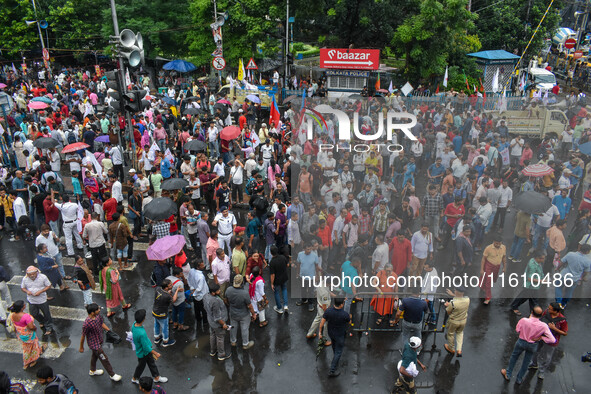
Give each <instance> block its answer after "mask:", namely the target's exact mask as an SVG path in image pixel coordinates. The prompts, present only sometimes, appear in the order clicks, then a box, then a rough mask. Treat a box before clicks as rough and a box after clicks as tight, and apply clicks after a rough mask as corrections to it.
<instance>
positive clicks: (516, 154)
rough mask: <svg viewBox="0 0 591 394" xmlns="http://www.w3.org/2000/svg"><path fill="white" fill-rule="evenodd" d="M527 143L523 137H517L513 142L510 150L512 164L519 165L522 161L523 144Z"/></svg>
mask: <svg viewBox="0 0 591 394" xmlns="http://www.w3.org/2000/svg"><path fill="white" fill-rule="evenodd" d="M524 143H525V141H524V140H523V138H522V137H521V136H518V137H515V138H513V139H512V140H511V143H510V144H509V148H510V149H511V151H510V153H511V164H515V165H516V166H518V165H519V161H520V160H521V153H522V152H523V144H524Z"/></svg>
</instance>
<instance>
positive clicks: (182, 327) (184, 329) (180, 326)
mask: <svg viewBox="0 0 591 394" xmlns="http://www.w3.org/2000/svg"><path fill="white" fill-rule="evenodd" d="M188 329H189V326H183V325H179V326H178V327H177V328H176V330H177V331H187V330H188Z"/></svg>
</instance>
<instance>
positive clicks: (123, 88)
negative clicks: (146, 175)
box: [111, 0, 135, 158]
mask: <svg viewBox="0 0 591 394" xmlns="http://www.w3.org/2000/svg"><path fill="white" fill-rule="evenodd" d="M111 18H112V19H113V30H114V32H115V35H116V36H119V22H118V21H117V8H116V7H115V0H111ZM117 59H118V63H119V80H120V81H121V96H123V95H124V94H125V93H127V85H126V84H125V71H124V70H123V67H124V64H125V63H124V61H123V57H122V56H121V55H119V56H117ZM121 98H122V100H121V104H123V106H122V107H123V108H122V110H123V113H124V114H125V127H126V128H127V134H128V135H129V138H130V140H131V139H133V128H132V127H131V116H130V114H129V113H128V112H127V111H126V110H125V104H124V102H125V100H123V97H121ZM122 141H123V139H122V138H121V129H119V147H121V148H123V144H122ZM133 154H134V155H135V152H133ZM134 158H135V156H134Z"/></svg>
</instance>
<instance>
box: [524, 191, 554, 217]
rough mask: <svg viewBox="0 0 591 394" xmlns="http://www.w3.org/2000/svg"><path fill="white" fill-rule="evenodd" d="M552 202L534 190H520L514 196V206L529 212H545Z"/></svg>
mask: <svg viewBox="0 0 591 394" xmlns="http://www.w3.org/2000/svg"><path fill="white" fill-rule="evenodd" d="M551 205H552V202H551V201H550V199H549V198H548V197H546V196H544V195H543V194H540V193H538V192H534V191H531V190H530V191H527V192H521V193H519V194H518V195H517V197H515V207H516V208H517V209H519V210H520V211H523V212H525V213H529V214H538V213H544V212H546V211H547V210H548V209H549V208H550V206H551Z"/></svg>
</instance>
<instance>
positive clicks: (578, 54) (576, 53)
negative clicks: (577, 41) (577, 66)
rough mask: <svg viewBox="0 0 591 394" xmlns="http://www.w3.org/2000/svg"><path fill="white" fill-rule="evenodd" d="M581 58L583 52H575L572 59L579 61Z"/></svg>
mask: <svg viewBox="0 0 591 394" xmlns="http://www.w3.org/2000/svg"><path fill="white" fill-rule="evenodd" d="M582 57H583V51H575V54H574V58H575V59H580V58H582Z"/></svg>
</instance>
